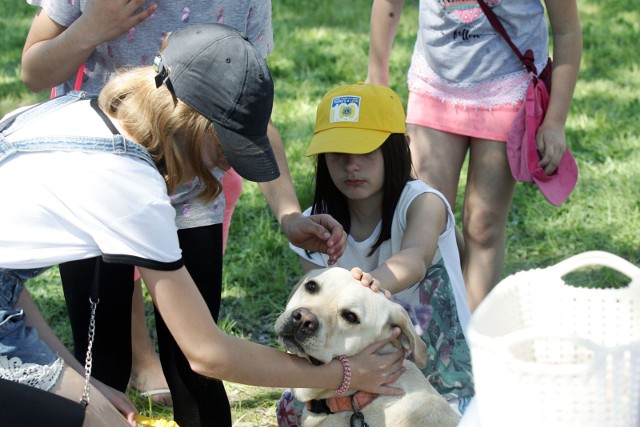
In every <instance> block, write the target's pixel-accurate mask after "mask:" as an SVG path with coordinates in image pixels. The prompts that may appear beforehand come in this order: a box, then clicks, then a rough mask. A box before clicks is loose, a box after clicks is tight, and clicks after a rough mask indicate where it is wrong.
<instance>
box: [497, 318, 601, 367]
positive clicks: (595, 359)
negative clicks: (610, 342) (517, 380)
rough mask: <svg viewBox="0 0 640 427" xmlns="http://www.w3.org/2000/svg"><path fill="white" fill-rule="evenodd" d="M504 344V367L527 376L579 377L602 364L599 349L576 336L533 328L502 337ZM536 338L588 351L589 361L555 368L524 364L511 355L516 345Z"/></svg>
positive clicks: (588, 341)
mask: <svg viewBox="0 0 640 427" xmlns="http://www.w3.org/2000/svg"><path fill="white" fill-rule="evenodd" d="M503 338H504V342H503V343H502V345H503V349H504V350H505V351H506V353H505V354H504V356H503V357H504V362H505V364H506V366H509V368H510V369H515V370H517V371H520V372H523V373H525V372H526V373H528V374H537V375H543V374H544V375H549V374H552V375H558V376H571V375H581V374H584V373H587V372H592V371H593V370H594V369H595V367H596V366H599V365H601V364H602V357H603V356H602V352H601V351H600V350H601V347H600V346H598V345H597V344H595V343H594V342H593V341H591V340H588V339H584V338H581V337H578V336H566V335H561V334H549V333H548V332H542V331H540V330H537V329H535V328H527V329H524V330H521V331H518V332H516V333H513V334H510V336H508V337H503ZM537 338H545V339H557V340H558V341H566V342H571V343H573V344H574V345H576V346H579V347H582V348H584V349H585V350H588V351H589V353H590V354H591V358H590V360H589V361H586V362H584V363H579V364H574V365H566V364H561V365H557V366H553V365H549V364H539V363H530V362H525V361H523V360H521V359H519V358H517V357H516V356H515V355H514V354H513V347H514V346H515V345H517V344H521V343H526V342H529V341H533V340H535V339H537Z"/></svg>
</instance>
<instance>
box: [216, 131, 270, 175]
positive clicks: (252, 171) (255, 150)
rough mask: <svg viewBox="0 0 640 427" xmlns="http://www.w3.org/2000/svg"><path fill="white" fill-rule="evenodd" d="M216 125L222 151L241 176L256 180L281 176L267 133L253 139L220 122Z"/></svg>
mask: <svg viewBox="0 0 640 427" xmlns="http://www.w3.org/2000/svg"><path fill="white" fill-rule="evenodd" d="M214 127H215V131H216V134H217V135H218V137H219V138H220V145H221V146H222V152H223V153H224V155H225V157H226V158H227V160H228V161H229V163H230V164H231V166H232V167H233V169H235V171H236V172H238V174H239V175H240V176H241V177H243V178H245V179H248V180H249V181H254V182H267V181H273V180H274V179H276V178H278V177H279V176H280V170H279V169H278V162H276V158H275V155H274V154H273V150H272V148H271V143H270V142H269V138H268V137H267V136H266V135H264V136H262V137H259V138H257V139H255V140H251V139H248V138H246V137H244V136H242V135H240V134H238V133H235V132H232V131H230V130H228V129H226V128H224V127H222V126H220V125H218V124H214Z"/></svg>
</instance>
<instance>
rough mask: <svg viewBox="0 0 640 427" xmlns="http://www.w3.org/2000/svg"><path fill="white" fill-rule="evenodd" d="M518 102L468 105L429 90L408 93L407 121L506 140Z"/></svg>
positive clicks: (449, 130)
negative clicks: (491, 105) (487, 105)
mask: <svg viewBox="0 0 640 427" xmlns="http://www.w3.org/2000/svg"><path fill="white" fill-rule="evenodd" d="M521 105H522V103H519V104H518V105H515V106H513V105H494V106H493V107H491V108H469V107H467V108H465V107H463V106H460V105H457V106H456V105H453V104H452V103H451V102H449V101H446V100H445V101H441V100H440V99H437V98H434V97H432V96H430V95H428V94H426V93H415V92H409V100H408V101H407V123H408V124H411V125H418V126H423V127H428V128H432V129H436V130H440V131H443V132H449V133H454V134H458V135H466V136H470V137H473V138H481V139H489V140H492V141H502V142H507V134H508V132H509V128H510V127H511V123H512V122H513V119H514V117H515V115H516V113H517V112H518V110H519V109H520V106H521Z"/></svg>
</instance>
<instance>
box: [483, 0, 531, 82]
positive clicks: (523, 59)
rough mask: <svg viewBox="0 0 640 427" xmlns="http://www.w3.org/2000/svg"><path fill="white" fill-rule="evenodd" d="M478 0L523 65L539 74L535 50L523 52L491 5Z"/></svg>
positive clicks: (529, 70)
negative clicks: (534, 55) (534, 54)
mask: <svg viewBox="0 0 640 427" xmlns="http://www.w3.org/2000/svg"><path fill="white" fill-rule="evenodd" d="M477 1H478V4H479V5H480V9H482V12H484V16H486V17H487V19H488V20H489V23H490V24H491V26H492V27H493V29H494V30H496V31H497V32H498V33H499V34H500V35H501V36H502V38H503V39H504V40H505V41H506V42H507V44H508V45H509V47H510V48H511V50H512V51H513V53H515V54H516V56H517V57H518V59H520V62H522V65H524V67H525V68H526V69H527V71H528V72H530V73H533V75H534V76H537V75H538V70H537V69H536V64H535V62H534V58H533V51H532V50H531V49H528V50H527V51H526V52H525V53H524V55H523V54H522V52H520V49H518V47H517V46H516V45H515V44H514V43H513V41H511V37H509V34H508V33H507V30H505V29H504V26H503V25H502V22H500V19H499V18H498V15H496V14H495V12H494V11H493V10H491V8H490V7H489V5H488V4H487V3H485V0H477Z"/></svg>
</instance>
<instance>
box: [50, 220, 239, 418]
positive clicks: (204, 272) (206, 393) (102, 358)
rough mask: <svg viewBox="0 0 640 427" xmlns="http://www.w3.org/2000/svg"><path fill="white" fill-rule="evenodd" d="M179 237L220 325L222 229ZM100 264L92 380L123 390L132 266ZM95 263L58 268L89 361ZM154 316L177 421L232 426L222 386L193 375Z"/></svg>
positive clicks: (77, 341)
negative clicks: (98, 301)
mask: <svg viewBox="0 0 640 427" xmlns="http://www.w3.org/2000/svg"><path fill="white" fill-rule="evenodd" d="M178 237H179V240H180V247H181V249H182V257H183V259H184V262H185V266H186V268H187V270H188V271H189V273H190V274H191V277H192V278H193V280H194V281H195V283H196V285H197V287H198V289H199V290H200V293H201V294H202V296H203V297H204V299H205V301H206V303H207V305H208V306H209V310H210V311H211V314H212V315H213V318H214V319H215V320H216V321H217V320H218V313H219V311H220V299H221V293H222V225H221V224H216V225H211V226H206V227H197V228H190V229H185V230H179V231H178ZM100 262H101V263H102V265H101V267H100V294H99V296H100V303H99V304H98V308H97V310H96V338H95V341H94V344H93V352H92V354H93V376H94V377H95V378H97V379H99V380H100V381H102V382H104V383H105V384H108V385H110V386H111V387H114V388H116V389H118V390H121V391H124V390H125V389H126V387H127V384H128V382H129V376H130V374H131V296H132V292H133V267H131V266H127V265H120V264H108V263H104V262H102V261H100ZM95 263H96V260H95V258H94V259H90V260H82V261H74V262H70V263H66V264H62V265H60V274H61V277H62V284H63V288H64V293H65V299H66V301H67V308H68V311H69V317H70V319H71V328H72V333H73V341H74V349H75V356H76V358H77V359H78V360H80V361H84V360H85V356H86V351H87V334H88V326H89V308H90V307H89V295H90V288H91V286H90V284H91V282H92V280H93V277H94V269H95ZM155 318H156V330H157V332H158V348H159V353H160V361H161V363H162V369H163V371H164V375H165V378H166V379H167V383H168V384H169V388H170V389H171V398H172V400H173V410H174V419H175V421H176V422H177V423H178V425H180V426H181V427H191V426H193V427H199V426H231V409H230V406H229V400H228V398H227V394H226V392H225V390H224V386H223V384H222V382H221V381H218V380H214V379H210V378H206V377H203V376H201V375H198V374H196V373H195V372H193V371H192V370H191V368H190V367H189V363H188V362H187V360H186V358H185V356H184V354H183V353H182V352H181V351H180V349H179V348H178V346H177V344H176V342H175V340H174V339H173V337H172V336H171V334H170V333H169V330H168V329H167V327H166V325H165V323H164V321H163V320H162V317H161V316H160V314H159V313H158V311H157V310H156V312H155Z"/></svg>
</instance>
